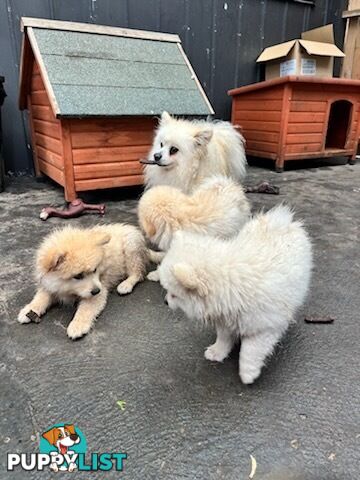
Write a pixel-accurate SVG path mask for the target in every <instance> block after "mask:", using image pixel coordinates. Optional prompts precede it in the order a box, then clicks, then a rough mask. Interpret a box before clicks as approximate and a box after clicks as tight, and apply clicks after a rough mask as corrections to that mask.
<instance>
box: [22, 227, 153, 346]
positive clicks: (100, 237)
mask: <svg viewBox="0 0 360 480" xmlns="http://www.w3.org/2000/svg"><path fill="white" fill-rule="evenodd" d="M160 258H162V257H161V256H160V254H157V253H156V252H152V251H151V250H148V248H147V247H146V244H145V239H144V237H143V235H142V233H141V232H140V230H139V229H138V228H136V227H133V226H131V225H125V224H120V223H117V224H111V225H102V226H96V227H93V228H76V227H66V228H64V229H61V230H56V231H54V232H53V233H51V234H50V235H48V236H47V237H46V238H45V239H44V241H43V243H42V244H41V246H40V248H39V250H38V252H37V258H36V276H37V281H38V284H39V288H38V290H37V292H36V295H35V297H34V298H33V300H32V301H31V302H30V303H29V304H28V305H26V306H25V307H24V308H23V309H22V310H21V311H20V313H19V316H18V321H19V322H20V323H28V322H30V319H29V318H28V316H27V314H28V313H29V312H30V311H32V312H34V313H35V314H36V315H37V316H38V317H41V316H42V315H44V313H45V312H46V310H47V309H48V308H49V307H50V306H51V305H52V304H53V303H55V302H58V301H60V302H67V301H73V300H79V305H78V308H77V311H76V313H75V316H74V318H73V320H72V321H71V323H70V324H69V326H68V329H67V334H68V336H69V337H70V338H72V339H75V338H78V337H81V336H83V335H85V334H86V333H88V332H89V330H90V329H91V327H92V325H93V323H94V321H95V320H96V317H97V316H98V315H99V314H100V313H101V312H102V310H103V309H104V307H105V305H106V300H107V296H108V292H109V289H110V288H112V287H114V286H116V285H117V291H118V293H119V294H120V295H124V294H126V293H130V292H131V291H132V290H133V288H134V286H135V285H136V284H137V283H138V282H140V281H142V280H143V279H144V276H145V273H146V266H147V264H148V263H149V261H155V262H158V261H159V260H160ZM76 277H78V278H76ZM120 280H123V281H122V282H121V283H119V281H120Z"/></svg>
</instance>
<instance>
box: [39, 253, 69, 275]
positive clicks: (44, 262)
mask: <svg viewBox="0 0 360 480" xmlns="http://www.w3.org/2000/svg"><path fill="white" fill-rule="evenodd" d="M65 258H66V253H60V252H58V251H54V250H53V251H49V252H47V253H46V255H44V256H41V257H40V258H39V263H40V265H41V266H42V268H43V269H44V270H45V272H54V271H55V270H57V269H58V268H59V267H60V265H61V264H62V263H63V262H64V261H65Z"/></svg>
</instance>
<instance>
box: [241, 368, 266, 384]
mask: <svg viewBox="0 0 360 480" xmlns="http://www.w3.org/2000/svg"><path fill="white" fill-rule="evenodd" d="M260 373H261V370H260V369H257V368H251V369H250V368H246V369H245V368H242V367H241V365H240V372H239V375H240V379H241V381H242V383H244V384H245V385H251V384H252V383H254V382H255V380H256V379H257V378H258V377H259V376H260Z"/></svg>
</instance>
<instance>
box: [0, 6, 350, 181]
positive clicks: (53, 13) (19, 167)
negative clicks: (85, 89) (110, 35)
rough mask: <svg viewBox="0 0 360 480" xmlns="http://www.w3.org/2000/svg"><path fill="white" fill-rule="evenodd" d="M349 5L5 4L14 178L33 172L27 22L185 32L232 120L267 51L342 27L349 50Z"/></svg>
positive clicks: (3, 55) (2, 44)
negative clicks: (238, 90) (23, 58)
mask: <svg viewBox="0 0 360 480" xmlns="http://www.w3.org/2000/svg"><path fill="white" fill-rule="evenodd" d="M345 3H346V0H315V5H314V6H311V5H308V4H304V3H301V0H300V1H296V0H0V75H5V77H6V83H5V88H6V92H7V94H8V97H7V98H6V100H5V104H4V106H3V132H4V157H5V161H6V168H7V170H10V171H12V172H30V171H32V160H31V153H30V148H29V134H28V126H27V118H26V114H22V113H20V112H19V111H18V109H17V96H18V76H19V57H20V40H21V34H20V31H19V21H20V17H21V16H33V17H44V18H52V19H57V20H72V21H77V22H93V23H98V24H104V25H114V26H122V27H129V28H139V29H145V30H156V31H163V32H171V33H178V34H179V35H180V37H181V39H182V42H183V46H184V49H185V51H186V53H187V55H188V56H189V58H190V61H191V63H192V65H193V67H194V69H195V71H196V73H197V75H198V77H199V79H200V81H201V83H202V84H203V86H204V88H205V91H206V93H207V94H208V96H209V98H210V101H211V102H212V104H213V106H214V109H215V111H216V114H217V117H219V118H224V119H228V118H229V116H230V100H229V98H228V97H227V94H226V92H227V90H228V89H230V88H233V87H236V86H240V85H246V84H249V83H253V82H255V81H258V80H260V79H261V78H262V77H261V75H262V72H261V68H260V67H258V66H257V65H256V64H255V59H256V57H257V56H258V54H259V52H260V51H261V50H262V49H263V48H264V47H266V46H268V45H271V44H274V43H279V42H282V41H285V40H290V39H292V38H296V37H298V36H299V35H300V33H301V31H303V30H306V29H309V28H313V27H318V26H321V25H324V24H326V23H331V22H332V23H334V24H335V33H336V40H337V44H338V45H339V46H341V45H342V38H343V30H344V25H343V21H342V20H341V12H342V10H344V9H345Z"/></svg>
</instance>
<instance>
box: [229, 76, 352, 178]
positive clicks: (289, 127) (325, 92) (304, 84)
mask: <svg viewBox="0 0 360 480" xmlns="http://www.w3.org/2000/svg"><path fill="white" fill-rule="evenodd" d="M228 93H229V95H231V96H232V123H233V124H234V125H239V126H240V127H241V130H242V133H243V135H244V137H245V140H246V152H247V154H248V155H252V156H254V157H264V158H270V159H272V160H275V166H276V171H279V172H281V171H282V170H283V168H284V162H287V161H292V160H300V159H307V158H322V157H337V156H341V157H342V156H344V157H349V162H350V163H353V162H355V159H356V151H357V144H358V141H359V134H360V81H359V80H348V79H342V78H314V77H305V76H300V77H297V76H287V77H282V78H276V79H273V80H268V81H265V82H260V83H256V84H253V85H248V86H245V87H240V88H236V89H234V90H230V91H229V92H228Z"/></svg>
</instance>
